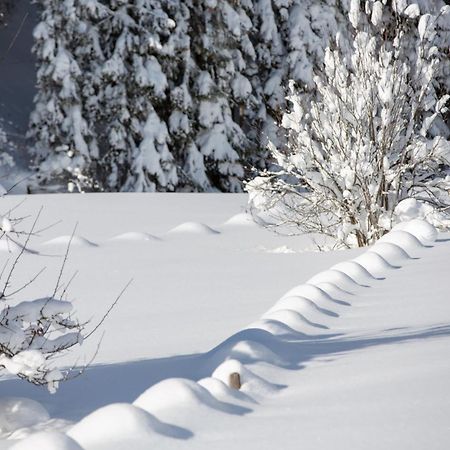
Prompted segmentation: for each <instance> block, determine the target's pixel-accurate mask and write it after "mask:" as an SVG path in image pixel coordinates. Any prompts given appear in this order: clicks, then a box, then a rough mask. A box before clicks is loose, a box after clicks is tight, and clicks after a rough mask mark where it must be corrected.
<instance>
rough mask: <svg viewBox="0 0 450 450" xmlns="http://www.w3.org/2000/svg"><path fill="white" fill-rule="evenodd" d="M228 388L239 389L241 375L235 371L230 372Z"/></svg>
mask: <svg viewBox="0 0 450 450" xmlns="http://www.w3.org/2000/svg"><path fill="white" fill-rule="evenodd" d="M229 385H230V388H232V389H237V390H239V389H240V388H241V376H240V375H239V374H238V373H237V372H233V373H232V374H230V381H229Z"/></svg>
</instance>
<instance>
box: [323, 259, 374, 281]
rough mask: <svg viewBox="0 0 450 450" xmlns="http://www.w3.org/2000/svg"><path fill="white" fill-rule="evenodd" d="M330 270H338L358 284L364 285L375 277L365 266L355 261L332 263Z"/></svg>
mask: <svg viewBox="0 0 450 450" xmlns="http://www.w3.org/2000/svg"><path fill="white" fill-rule="evenodd" d="M331 270H338V271H339V272H342V273H345V274H346V275H348V276H349V277H350V278H351V279H352V280H355V281H356V282H357V283H358V284H360V285H365V284H367V283H370V282H371V281H373V280H374V279H375V277H374V276H373V275H371V274H370V272H368V270H367V269H366V268H365V267H363V266H362V265H361V264H359V263H358V262H356V261H343V262H341V263H339V264H336V265H334V266H333V267H332V268H331Z"/></svg>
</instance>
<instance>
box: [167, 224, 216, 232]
mask: <svg viewBox="0 0 450 450" xmlns="http://www.w3.org/2000/svg"><path fill="white" fill-rule="evenodd" d="M184 233H186V234H219V231H217V230H214V229H212V228H211V227H209V226H208V225H205V224H204V223H200V222H185V223H182V224H181V225H178V226H176V227H175V228H172V229H171V230H170V231H168V234H184Z"/></svg>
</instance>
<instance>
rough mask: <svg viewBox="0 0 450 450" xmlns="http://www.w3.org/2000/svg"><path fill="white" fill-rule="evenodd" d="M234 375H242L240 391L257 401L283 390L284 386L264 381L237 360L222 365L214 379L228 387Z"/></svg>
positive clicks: (213, 375) (230, 360)
mask: <svg viewBox="0 0 450 450" xmlns="http://www.w3.org/2000/svg"><path fill="white" fill-rule="evenodd" d="M232 373H238V374H239V375H240V379H241V389H240V391H241V392H243V393H244V394H247V395H248V396H250V397H251V398H253V399H254V400H256V401H258V400H260V399H262V398H264V397H266V396H268V395H273V394H274V393H276V392H278V391H279V390H280V389H281V388H282V386H279V385H276V384H273V383H270V382H269V381H266V380H264V379H263V378H261V377H260V376H258V375H256V374H255V373H253V372H252V371H251V370H249V369H247V368H246V367H245V366H244V365H243V364H242V363H241V362H240V361H237V360H235V359H228V360H227V361H224V362H223V363H222V364H220V366H218V367H217V368H216V370H215V371H214V373H213V374H212V377H213V378H217V379H218V380H220V381H222V382H223V383H225V384H226V385H228V383H229V379H230V375H231V374H232Z"/></svg>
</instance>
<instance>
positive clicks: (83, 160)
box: [29, 0, 107, 190]
mask: <svg viewBox="0 0 450 450" xmlns="http://www.w3.org/2000/svg"><path fill="white" fill-rule="evenodd" d="M40 6H41V7H42V17H41V22H40V23H39V25H38V26H37V27H36V29H35V31H34V38H35V46H34V53H35V55H36V57H37V60H38V67H39V68H38V72H37V87H38V92H37V95H36V98H35V104H36V107H35V110H34V112H33V114H32V116H31V120H30V131H29V137H30V138H31V139H33V141H34V142H35V144H34V146H33V148H32V156H33V164H34V166H35V167H36V169H38V182H39V183H40V184H56V186H55V187H56V188H61V187H62V188H67V187H69V189H73V187H74V186H75V185H76V186H77V187H78V189H79V190H85V189H88V190H89V189H96V188H97V181H96V173H95V172H96V169H95V164H96V161H97V160H98V156H99V154H98V145H97V138H96V134H95V131H94V126H93V123H92V122H91V119H92V117H91V114H90V113H89V111H88V106H89V102H88V101H87V100H86V98H87V97H86V96H90V95H92V92H91V90H90V89H89V88H86V86H89V80H90V78H91V76H92V74H93V73H95V70H96V66H97V65H98V64H100V62H101V60H102V54H101V50H100V48H99V46H98V36H97V32H96V29H95V27H93V25H92V24H93V23H95V21H98V20H101V19H103V18H105V17H106V15H107V10H106V8H105V7H104V6H103V5H102V4H100V3H99V2H97V1H95V0H90V1H87V0H64V1H61V2H54V1H51V0H40ZM91 101H92V98H91Z"/></svg>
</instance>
